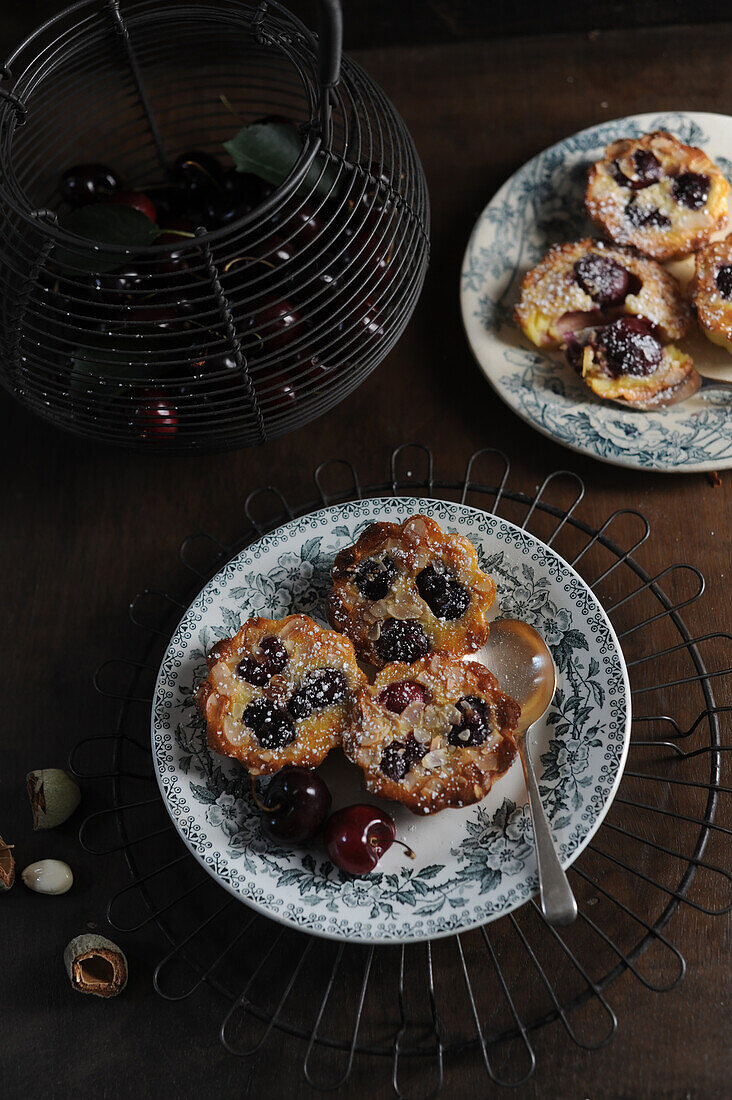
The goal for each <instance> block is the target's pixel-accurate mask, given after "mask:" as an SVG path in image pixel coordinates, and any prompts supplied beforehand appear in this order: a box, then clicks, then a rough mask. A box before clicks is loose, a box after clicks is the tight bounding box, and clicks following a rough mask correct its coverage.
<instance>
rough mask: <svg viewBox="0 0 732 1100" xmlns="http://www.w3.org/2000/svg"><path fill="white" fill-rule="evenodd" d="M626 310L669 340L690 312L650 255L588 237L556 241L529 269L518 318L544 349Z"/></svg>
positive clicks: (681, 331)
mask: <svg viewBox="0 0 732 1100" xmlns="http://www.w3.org/2000/svg"><path fill="white" fill-rule="evenodd" d="M623 314H628V315H630V316H636V317H644V318H645V319H646V320H648V321H650V322H651V323H652V324H653V325H654V326H655V327H656V328H657V329H658V331H659V332H661V333H662V334H663V336H664V338H665V339H667V340H678V339H680V338H681V337H682V336H683V335H684V333H685V332H686V330H687V329H688V328H689V325H690V324H691V319H692V314H691V309H690V307H689V304H688V302H687V301H686V299H685V298H684V296H683V294H682V293H681V290H680V288H679V286H678V284H677V282H676V280H675V279H673V278H672V276H671V275H669V274H668V272H667V271H664V269H663V268H662V267H661V265H660V264H658V263H656V262H655V260H649V259H648V257H647V256H640V255H639V254H638V253H637V252H635V251H634V250H633V249H632V248H619V247H617V246H613V245H607V244H604V243H603V242H602V241H596V240H593V239H592V238H591V237H585V238H584V239H583V240H581V241H573V242H572V243H570V244H562V245H554V247H553V248H550V249H549V251H548V252H547V254H546V255H545V256H544V258H543V259H542V260H541V261H540V262H539V263H538V264H537V265H536V267H533V268H532V269H531V270H530V271H528V272H527V273H526V275H525V276H524V278H523V280H522V283H521V299H520V301H519V303H518V305H517V306H516V308H515V309H514V317H515V319H516V323H517V324H518V325H519V326H520V328H521V330H522V332H523V333H524V334H525V335H526V336H528V338H529V340H531V341H532V343H534V344H536V345H537V347H540V348H558V347H561V346H562V345H563V344H566V343H568V342H569V341H570V340H571V339H572V336H573V334H574V333H575V332H577V331H579V330H582V329H585V328H588V327H590V326H597V325H600V324H604V323H606V322H609V321H612V320H614V319H615V318H616V317H619V316H621V315H623Z"/></svg>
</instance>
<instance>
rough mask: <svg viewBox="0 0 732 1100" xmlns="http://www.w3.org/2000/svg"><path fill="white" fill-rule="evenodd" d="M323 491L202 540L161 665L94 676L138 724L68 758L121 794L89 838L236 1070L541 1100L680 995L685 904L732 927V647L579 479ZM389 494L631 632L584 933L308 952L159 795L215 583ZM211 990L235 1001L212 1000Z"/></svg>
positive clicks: (428, 482) (152, 652) (411, 471)
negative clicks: (628, 716) (618, 757)
mask: <svg viewBox="0 0 732 1100" xmlns="http://www.w3.org/2000/svg"><path fill="white" fill-rule="evenodd" d="M315 485H316V489H317V497H316V499H313V500H309V501H299V502H296V503H291V502H289V501H287V500H286V498H285V497H284V496H283V495H282V494H281V493H280V492H279V490H277V489H273V488H272V487H269V488H264V487H263V488H260V489H256V490H254V491H253V492H251V493H250V494H249V495H248V496H247V497H246V500H245V503H244V509H243V512H244V515H243V517H242V518H241V520H240V521H239V522H237V523H236V524H235V526H236V535H235V537H234V539H233V541H230V542H229V541H228V536H227V541H226V543H222V542H221V541H220V540H219V539H218V538H217V537H215V536H213V535H211V534H204V533H200V532H199V533H198V534H194V535H191V536H189V537H188V538H187V539H186V540H185V541H184V542H183V543H182V545H181V547H180V551H179V556H180V562H181V563H182V564H183V566H185V572H186V574H187V576H188V580H189V582H190V583H189V585H188V586H187V590H183V589H181V590H180V591H178V590H176V591H174V592H173V593H170V592H168V591H165V592H161V591H159V590H152V589H146V590H145V591H143V592H141V593H138V595H137V596H136V597H135V598H134V599H133V601H132V603H131V605H130V618H131V620H132V622H133V623H134V624H135V625H136V626H137V627H139V628H140V631H141V641H140V649H139V651H138V652H137V653H136V656H135V659H132V660H130V659H128V658H126V657H125V658H112V659H111V660H108V661H105V662H104V663H103V664H102V665H101V666H100V668H99V669H98V670H97V673H96V677H95V685H96V687H97V690H98V691H99V692H100V693H101V694H102V695H104V696H106V697H108V698H110V699H113V700H115V701H117V703H118V712H117V724H116V728H115V730H114V732H113V733H110V734H103V735H97V736H94V737H89V738H86V739H85V740H83V741H81V742H80V743H79V744H78V745H77V746H76V747H75V749H74V750H73V752H72V754H71V758H70V766H71V768H72V770H73V771H74V772H75V774H76V775H77V776H79V777H81V778H83V779H84V780H85V781H91V780H93V779H99V780H104V781H105V782H108V783H109V791H110V795H111V805H109V806H108V807H107V808H105V809H102V810H99V811H96V812H93V813H91V814H90V815H89V817H87V818H86V820H85V821H84V823H83V824H82V826H81V830H80V840H81V843H82V845H83V846H84V848H85V849H86V850H87V851H89V852H94V853H96V854H98V855H100V856H103V857H104V858H106V859H110V858H114V854H115V853H117V854H120V853H121V854H123V855H124V861H125V863H126V868H124V866H123V865H122V861H121V860H120V879H119V887H118V889H117V890H116V892H115V894H114V896H113V897H112V898H111V900H110V902H109V905H108V909H107V916H108V919H109V921H110V923H111V925H112V927H113V929H114V930H115V932H116V933H122V934H125V933H135V932H139V931H140V930H141V929H143V928H146V927H147V926H151V925H153V924H154V925H155V926H156V927H157V929H158V931H159V933H160V936H159V944H160V949H159V950H160V961H159V962H158V965H157V967H156V969H155V973H154V986H155V989H156V991H157V992H158V994H159V995H160V996H161V997H163V998H165V999H166V1000H169V1001H181V1002H182V1001H185V1000H187V999H188V998H194V997H195V1000H196V1008H195V1010H194V1009H193V1008H191V1007H189V1008H188V1010H187V1011H188V1013H189V1015H190V1013H191V1012H193V1011H195V1013H196V1027H197V1028H198V1029H199V1031H200V1034H201V1035H204V1036H207V1041H208V1042H209V1043H210V1044H211V1046H210V1049H213V1044H214V1042H215V1035H216V1032H217V1031H218V1032H219V1034H220V1039H221V1042H222V1045H223V1047H224V1048H225V1050H226V1051H227V1052H229V1054H232V1055H235V1056H238V1057H239V1058H242V1059H250V1060H252V1061H253V1060H254V1059H256V1057H257V1056H258V1055H262V1056H263V1057H266V1056H267V1055H268V1054H269V1052H270V1049H271V1047H270V1044H272V1043H274V1042H275V1041H276V1040H275V1038H274V1035H273V1033H274V1032H280V1033H282V1034H284V1035H285V1036H287V1038H288V1040H291V1048H290V1049H291V1054H292V1057H293V1058H294V1059H296V1060H297V1061H298V1062H299V1064H300V1067H301V1070H302V1075H303V1077H304V1079H305V1080H306V1081H307V1083H308V1084H309V1085H310V1086H311V1087H312V1088H313V1089H316V1090H321V1091H322V1092H329V1091H330V1092H334V1091H338V1090H339V1089H341V1090H343V1091H342V1092H339V1093H338V1094H339V1095H343V1096H346V1095H348V1092H347V1090H348V1088H349V1082H350V1080H351V1075H352V1074H353V1073H354V1071H355V1070H356V1069H357V1068H358V1070H359V1071H362V1070H363V1068H364V1067H367V1068H368V1072H369V1073H370V1074H371V1075H372V1087H373V1091H374V1094H375V1095H377V1096H386V1095H387V1093H388V1092H389V1079H390V1078H391V1083H392V1091H393V1094H394V1095H396V1096H398V1097H404V1098H408V1100H416V1098H417V1097H419V1098H420V1100H422V1098H424V1100H426V1098H427V1097H431V1098H432V1097H435V1096H437V1095H438V1094H440V1093H441V1094H442V1095H444V1096H453V1095H458V1092H456V1091H455V1089H458V1085H459V1082H461V1083H462V1084H463V1085H464V1082H465V1080H466V1079H467V1078H466V1074H468V1073H469V1074H470V1075H471V1077H470V1079H471V1080H473V1081H474V1082H476V1087H477V1089H478V1092H479V1094H480V1095H487V1094H488V1092H490V1094H491V1095H493V1091H492V1090H493V1086H494V1085H496V1086H507V1087H513V1086H517V1085H522V1084H524V1083H525V1082H526V1081H527V1080H528V1078H529V1077H531V1075H532V1074H533V1072H534V1070H535V1068H536V1064H537V1061H539V1059H540V1058H541V1056H542V1052H543V1055H544V1057H545V1059H546V1057H547V1052H548V1051H549V1050H550V1048H551V1049H552V1050H556V1051H559V1050H561V1048H562V1044H566V1045H571V1044H574V1045H575V1046H576V1047H578V1048H581V1049H583V1050H588V1051H589V1050H597V1049H599V1048H601V1047H603V1046H604V1045H605V1044H606V1043H608V1042H610V1040H611V1039H612V1038H613V1036H614V1034H615V1032H616V1029H617V1026H618V1017H617V1015H616V1012H615V1008H614V1007H613V1002H614V1004H615V1006H616V1007H618V1008H619V1009H620V1012H621V1015H622V1016H623V1017H624V1018H625V1020H626V1023H627V1022H630V1023H631V1024H632V1023H633V1022H634V1021H633V1012H634V1002H635V998H634V989H633V987H632V985H631V984H630V983H634V982H637V983H638V986H639V987H641V986H642V987H643V989H645V990H646V991H650V992H655V993H659V994H660V993H663V992H667V991H670V990H672V989H675V988H677V987H678V985H679V983H680V982H681V981H682V980H683V978H684V974H685V970H686V963H685V960H684V956H683V954H682V952H681V950H680V949H679V947H677V946H676V943H675V942H674V941H675V939H676V936H677V935H679V934H680V929H679V927H678V925H675V924H672V917H673V916H674V914H675V913H676V912H677V910H678V909H679V908H680V907H686V908H689V909H692V910H694V912H695V913H696V914H697V915H698V921H699V922H702V923H700V924H699V927H701V928H706V927H707V925H706V924H705V923H703V922H705V921H706V919H707V918H710V917H712V916H719V915H722V914H727V913H729V912H730V910H732V873H731V872H730V866H729V863H730V861H729V851H728V848H729V844H728V840H729V823H728V809H729V807H728V803H729V796H730V794H732V786H730V783H729V756H728V755H727V754H728V752H729V745H728V744H727V743H726V740H725V737H724V732H723V729H722V724H723V722H724V720H725V716H726V714H727V713H728V712H729V710H730V709H731V708H730V707H729V705H725V704H724V703H721V702H718V701H717V698H716V696H715V688H718V687H719V686H720V685H721V687H722V691H723V692H724V689H725V686H726V683H727V681H728V678H729V675H730V673H731V672H732V653H731V650H732V636H731V635H730V634H728V633H726V632H724V631H722V630H714V631H712V632H710V633H705V634H701V635H699V634H697V633H696V631H695V630H694V627H693V624H692V623H691V621H689V622H688V623H687V617H688V616H689V614H693V605H694V604H695V603H696V601H697V600H698V599H699V598H700V597H701V596H702V594H703V592H704V578H703V576H702V574H701V572H700V571H699V570H698V569H697V568H696V567H694V566H692V565H690V564H687V563H685V562H682V561H676V560H674V558H673V557H670V558H669V559H668V561H669V564H667V565H666V566H665V567H664V568H662V569H661V570H660V571H658V572H655V573H649V572H647V569H646V568H645V567H644V565H643V564H642V558H643V551H644V546H645V544H646V543H647V542H648V541H649V537H650V535H651V530H650V525H649V523H648V521H647V520H646V519H645V517H644V516H643V515H642V513H640V512H638V511H636V510H634V509H629V508H623V509H619V510H618V511H615V512H613V513H612V514H611V515H609V516H607V517H606V518H605V519H604V520H603V521H601V522H598V517H597V514H596V511H595V505H594V504H593V501H592V500H591V499H590V501H589V508H587V507H585V508H582V507H580V506H581V505H582V503H583V498H584V497H585V488H584V485H583V483H582V481H581V480H580V478H579V477H578V476H577V475H576V474H574V473H571V472H569V471H566V470H565V471H557V472H555V473H552V474H549V475H548V476H547V477H546V478H545V479H544V482H543V483H542V484H541V486H539V487H538V488H537V487H535V486H533V487H531V488H529V489H528V491H527V492H523V491H521V490H520V489H516V488H513V487H510V486H509V462H508V459H507V458H506V457H505V456H504V455H502V454H501V453H500V452H498V451H495V450H492V449H487V450H485V451H479V452H477V453H476V454H475V455H473V456H472V458H471V459H470V460H469V462H468V463H467V466H466V468H465V471H464V473H463V476H462V477H458V478H452V479H447V480H444V479H440V478H438V477H437V476H436V474H435V472H434V465H433V457H432V454H431V452H429V451H428V450H427V449H426V448H422V447H419V446H415V445H412V444H410V445H403V446H400V447H398V448H397V449H396V450H395V451H394V452H393V454H392V456H391V462H390V469H389V477H388V479H387V480H386V481H383V482H379V483H377V484H370V485H363V484H362V483H361V481H360V479H359V477H358V474H357V472H356V470H355V469H354V467H353V466H352V465H351V464H350V463H347V462H344V461H342V460H337V459H333V460H330V461H328V462H326V463H323V464H321V466H319V467H318V468H317V470H316V471H315ZM389 494H392V495H394V496H410V495H414V496H418V497H421V496H429V497H434V498H437V499H442V498H444V499H447V500H455V501H458V502H459V503H461V504H471V505H473V506H475V507H478V508H482V509H483V510H485V511H486V512H488V513H489V514H493V515H498V516H501V517H502V518H504V519H506V520H508V521H510V522H512V523H514V524H516V525H517V526H519V527H521V528H523V529H525V530H527V531H529V532H531V533H532V534H533V535H535V536H536V537H537V538H541V539H542V540H543V541H545V542H546V543H547V545H550V546H552V548H553V549H554V550H555V552H556V553H558V554H560V555H561V556H562V557H563V558H564V559H565V560H566V561H567V562H569V563H570V564H571V565H572V566H573V567H574V568H575V569H576V570H578V571H579V573H580V575H581V576H582V577H583V578H584V579H585V580H586V581H587V583H588V584H589V585H590V587H591V588H592V589H593V591H594V592H595V594H596V596H597V597H598V599H600V601H601V602H602V604H603V606H604V607H605V609H606V612H607V614H608V616H609V617H610V619H611V621H612V623H613V626H614V628H615V629H616V631H617V633H618V636H619V638H620V641H621V644H622V647H623V652H624V655H625V658H626V661H627V665H628V671H629V675H630V682H631V688H632V694H633V732H632V737H631V743H630V756H629V759H628V763H627V765H626V767H625V771H624V775H623V780H622V784H621V786H620V788H619V790H618V793H617V795H616V797H615V799H614V801H613V805H612V807H611V809H610V812H609V813H608V815H607V817H606V818H605V820H604V821H603V824H602V827H601V828H600V829H599V830H598V832H597V834H596V836H595V837H593V839H592V841H591V843H590V844H589V845H588V846H587V848H586V849H585V850H584V851H583V853H582V854H581V856H580V857H579V859H577V861H576V862H575V863H574V864H573V865H572V867H571V868H570V871H569V874H570V879H571V882H572V887H573V890H574V892H575V895H576V897H577V901H578V905H579V917H578V919H577V921H576V922H575V923H574V924H573V925H572V926H571V927H569V928H564V929H561V930H560V931H556V930H555V929H552V928H551V927H550V926H549V925H548V924H547V923H546V921H545V919H544V917H543V916H542V913H541V910H540V908H539V906H538V905H537V903H536V901H534V900H532V901H530V902H528V903H527V904H526V905H524V906H522V907H521V909H520V910H517V911H516V912H515V913H511V914H509V915H507V916H505V917H503V918H501V919H500V920H498V921H495V922H494V923H492V924H489V925H486V926H484V927H483V928H481V929H472V930H471V931H468V932H462V933H460V934H458V935H456V936H454V937H449V938H445V939H441V940H433V941H428V942H427V943H424V944H402V945H401V946H399V947H396V946H389V945H386V946H379V947H375V946H373V945H372V946H368V945H362V944H354V943H345V942H340V943H338V942H334V941H329V940H325V939H321V938H319V937H313V936H309V935H307V934H304V933H302V932H300V931H297V930H294V929H291V928H286V927H284V926H283V925H282V924H280V923H279V922H276V921H273V920H270V919H269V918H267V917H265V916H262V915H261V914H258V913H256V912H254V911H253V910H251V909H250V908H249V907H248V906H246V905H243V904H241V903H240V902H239V901H238V900H237V899H236V898H232V897H231V896H230V894H228V892H226V891H225V890H224V888H223V887H222V886H221V884H220V883H218V882H217V881H216V880H215V879H214V878H213V877H212V876H211V875H210V874H208V873H207V871H205V870H204V869H203V868H202V867H201V865H200V864H199V862H198V861H197V860H196V859H195V858H194V856H193V855H192V854H191V853H190V851H189V850H188V849H187V848H186V847H185V846H184V844H183V842H182V840H181V838H180V836H179V834H178V831H177V829H176V828H175V826H174V825H173V824H172V822H171V820H170V817H169V815H168V813H167V811H166V809H165V806H164V804H163V801H162V799H161V798H160V793H159V790H158V786H157V781H156V778H155V768H154V765H153V760H152V751H151V745H150V706H151V701H152V695H153V690H154V684H155V678H156V675H157V671H158V667H159V662H160V660H161V658H162V655H163V653H164V651H165V649H166V647H167V645H168V642H169V640H170V636H171V632H172V630H173V629H174V627H175V624H176V623H177V622H178V621H179V619H180V616H181V614H182V613H183V612H184V611H185V609H186V607H187V606H188V604H189V603H190V601H191V599H192V598H193V597H194V596H195V594H196V593H197V592H198V591H199V590H200V588H201V586H202V584H204V583H205V582H206V581H208V580H209V579H210V577H211V576H213V575H214V574H215V573H216V572H217V571H218V570H219V569H220V568H221V567H222V565H223V564H224V563H225V562H226V561H228V560H229V559H230V558H231V557H232V556H233V555H234V554H235V553H238V552H239V551H240V550H241V549H243V548H244V547H246V546H248V545H250V544H251V543H252V542H254V541H256V540H257V539H258V538H260V537H261V536H262V535H264V534H265V533H267V532H269V531H272V530H273V529H275V528H276V527H278V526H280V525H281V524H282V523H284V522H286V521H288V520H291V519H293V518H296V517H299V516H304V515H307V514H309V513H310V512H313V511H315V510H317V509H319V508H322V507H327V506H329V505H331V504H335V503H340V502H342V501H347V500H358V499H363V498H367V497H372V496H376V497H380V496H387V495H389ZM584 503H585V504H587V503H588V502H587V501H585V502H584ZM583 511H584V513H585V515H586V514H587V512H588V511H589V513H590V515H591V516H592V517H593V518H592V522H588V521H587V520H586V519H584V518H582V513H583ZM237 514H238V513H237ZM724 698H726V695H724ZM671 937H673V938H671ZM623 976H625V979H626V983H627V984H626V986H625V987H624V988H622V989H620V990H619V989H616V983H618V982H619V980H620V979H621V978H622V977H623ZM204 986H209V987H210V988H211V989H213V990H215V991H216V992H217V993H218V994H220V1000H219V1001H216V1000H211V1001H210V1002H203V1000H202V998H200V997H198V996H197V995H199V994H201V992H202V989H203V987H204ZM552 1026H554V1028H555V1030H554V1032H553V1033H552V1039H551V1040H548V1039H547V1040H546V1041H542V1039H541V1037H540V1033H541V1032H542V1031H544V1029H547V1028H551V1027H552ZM560 1056H561V1055H560V1054H559V1053H557V1054H555V1055H554V1057H560ZM550 1057H551V1056H550ZM271 1064H272V1063H271V1062H270V1063H269V1065H270V1066H271ZM483 1073H485V1075H486V1076H485V1077H483ZM451 1074H452V1077H451V1076H450V1075H451ZM458 1074H461V1076H460V1078H459V1082H458V1081H457V1080H456V1078H457V1077H458ZM481 1083H482V1089H483V1091H481ZM443 1084H444V1086H445V1087H444V1092H443V1091H442V1090H443ZM253 1087H254V1086H253ZM536 1087H537V1088H538V1089H539V1090H541V1085H540V1084H537V1085H536ZM254 1091H255V1092H256V1087H254ZM459 1094H460V1095H462V1093H459Z"/></svg>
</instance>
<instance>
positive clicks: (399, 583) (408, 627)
mask: <svg viewBox="0 0 732 1100" xmlns="http://www.w3.org/2000/svg"><path fill="white" fill-rule="evenodd" d="M332 577H333V590H332V592H331V594H330V596H329V597H328V603H327V612H328V619H329V621H330V623H331V625H332V626H334V627H335V629H336V630H340V631H342V632H343V633H344V634H346V635H347V636H348V637H349V638H350V639H351V641H352V642H353V644H354V646H355V648H356V653H357V654H358V656H359V657H360V658H361V659H362V660H364V661H369V662H370V663H371V664H373V665H376V667H377V668H381V667H383V666H384V665H386V664H389V663H390V662H392V661H402V662H404V663H406V664H413V663H414V662H415V661H418V660H420V658H422V657H425V656H426V655H427V654H428V653H430V652H435V651H438V652H444V653H449V654H451V655H454V656H461V655H463V654H465V653H473V652H474V651H475V650H477V649H480V647H481V646H482V645H483V644H484V643H485V641H486V639H487V637H488V631H489V627H488V622H487V620H486V612H487V611H488V609H489V608H490V607H491V605H492V603H493V601H494V599H495V596H496V585H495V582H494V581H493V579H492V577H489V576H488V574H487V573H484V572H483V571H482V570H481V569H480V566H479V564H478V555H477V553H476V550H475V547H474V546H473V544H472V543H471V542H470V541H469V540H468V539H466V538H464V537H463V536H462V535H451V534H447V533H445V532H443V531H442V529H441V528H440V526H439V524H438V523H436V522H435V520H433V519H430V518H429V517H428V516H422V515H418V516H411V517H409V518H408V519H405V520H404V522H403V523H372V524H370V525H369V526H368V527H367V528H366V530H365V531H363V533H362V534H361V535H360V536H359V538H358V539H357V541H356V543H355V544H354V545H353V546H348V547H346V548H345V549H343V550H341V551H340V552H339V553H338V554H337V556H336V559H335V562H334V565H333V569H332Z"/></svg>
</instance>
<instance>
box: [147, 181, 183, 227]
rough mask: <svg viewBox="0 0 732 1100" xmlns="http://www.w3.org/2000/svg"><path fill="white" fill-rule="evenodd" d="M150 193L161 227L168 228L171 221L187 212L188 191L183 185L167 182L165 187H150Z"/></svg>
mask: <svg viewBox="0 0 732 1100" xmlns="http://www.w3.org/2000/svg"><path fill="white" fill-rule="evenodd" d="M148 194H149V195H150V197H151V198H152V200H153V202H154V203H155V206H156V208H157V212H158V225H159V226H160V228H161V229H167V227H168V225H169V224H170V223H171V222H175V221H176V220H177V219H178V218H182V217H183V215H184V214H185V212H186V205H187V203H186V193H185V191H184V190H183V188H182V187H174V186H169V185H167V184H166V185H165V186H163V187H148Z"/></svg>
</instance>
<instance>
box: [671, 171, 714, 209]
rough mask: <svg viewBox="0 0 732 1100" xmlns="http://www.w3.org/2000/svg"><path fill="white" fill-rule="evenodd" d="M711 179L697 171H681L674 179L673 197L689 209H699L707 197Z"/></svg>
mask: <svg viewBox="0 0 732 1100" xmlns="http://www.w3.org/2000/svg"><path fill="white" fill-rule="evenodd" d="M711 186H712V181H711V180H710V179H709V176H704V175H701V173H699V172H683V173H682V174H681V175H680V176H677V177H676V179H675V180H674V198H675V199H676V201H677V202H679V203H681V205H682V206H686V207H688V209H689V210H700V209H701V208H702V206H704V204H705V203H706V201H707V199H708V198H709V189H710V188H711Z"/></svg>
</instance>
